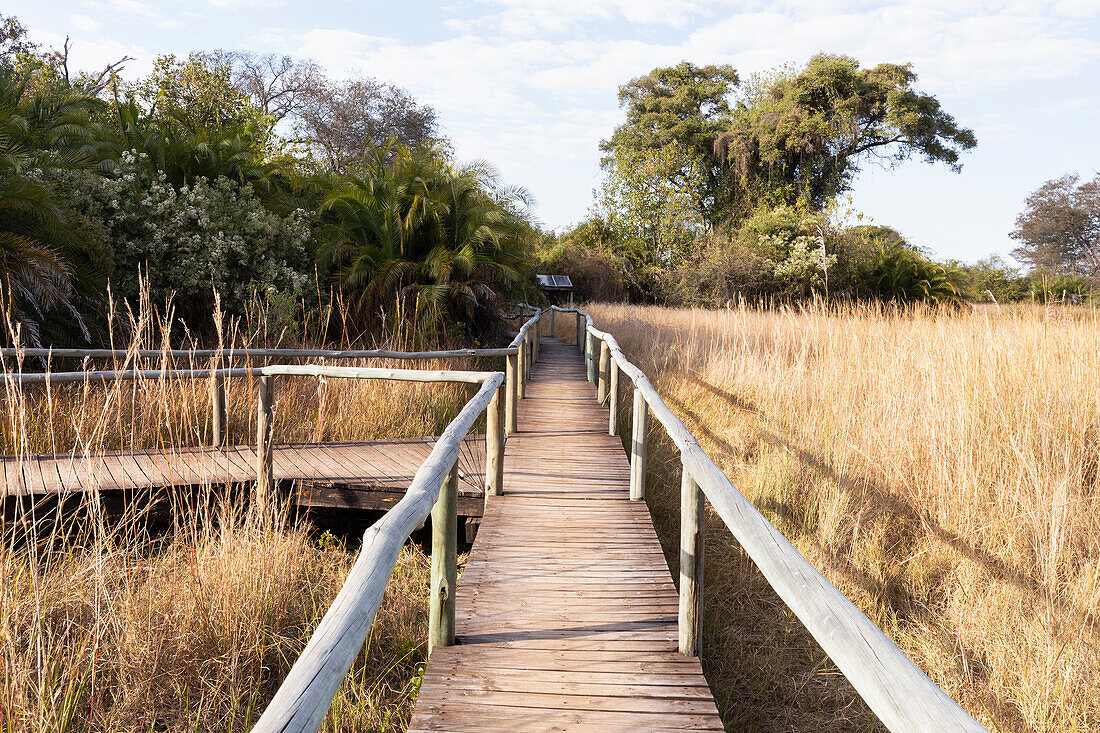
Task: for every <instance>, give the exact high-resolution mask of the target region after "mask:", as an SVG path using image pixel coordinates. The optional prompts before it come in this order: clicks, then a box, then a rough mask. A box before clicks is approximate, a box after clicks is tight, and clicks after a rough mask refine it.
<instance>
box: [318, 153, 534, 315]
mask: <svg viewBox="0 0 1100 733" xmlns="http://www.w3.org/2000/svg"><path fill="white" fill-rule="evenodd" d="M529 201H530V197H529V195H528V194H527V193H526V191H524V190H523V189H519V188H511V187H505V186H502V185H501V184H500V181H499V178H498V176H497V174H496V173H495V171H493V169H492V168H491V167H490V166H489V165H487V164H486V163H484V162H476V163H473V164H470V165H466V166H461V167H459V166H454V165H451V164H448V163H446V162H444V161H443V160H442V159H440V157H439V156H438V155H436V154H434V153H433V152H432V151H430V150H423V149H422V150H417V151H410V150H409V149H408V148H405V147H404V146H401V145H399V144H397V143H396V142H395V141H393V140H391V141H389V143H388V144H387V145H386V146H384V147H381V148H378V149H376V150H374V151H373V154H372V156H371V158H370V160H369V161H368V162H367V163H364V164H362V166H361V171H360V173H359V174H357V175H355V176H351V177H349V180H348V182H347V183H346V184H345V185H343V186H341V187H339V188H337V189H336V190H334V191H333V192H332V193H331V194H330V195H329V197H328V198H327V199H326V200H325V202H324V203H323V205H322V207H321V211H322V214H324V215H326V216H328V217H329V224H328V225H327V226H326V228H325V229H324V231H323V239H324V246H323V247H322V249H321V251H320V254H319V258H320V261H321V263H322V265H323V266H326V267H327V268H330V269H331V271H332V272H333V274H334V276H335V279H336V282H337V283H338V285H339V286H340V288H341V289H342V290H343V291H344V293H345V294H346V295H347V297H348V298H349V301H350V303H349V304H350V305H351V306H352V307H353V308H354V309H355V311H356V312H357V314H358V316H359V319H360V323H359V326H360V327H364V326H369V325H370V324H372V323H375V322H377V319H378V315H379V314H380V313H381V312H386V313H388V314H390V315H391V316H392V315H396V316H397V317H398V318H400V319H402V320H403V321H404V322H410V321H412V322H417V323H419V325H420V328H421V331H422V333H424V334H428V333H431V332H434V331H436V330H437V329H438V328H439V327H441V326H442V327H444V328H445V327H446V326H456V325H457V324H459V323H464V324H467V325H485V324H486V323H487V322H488V321H489V320H491V318H490V316H491V315H492V314H495V313H497V312H498V310H497V309H498V307H499V298H500V296H501V294H502V293H504V292H506V291H507V290H508V288H509V287H510V286H511V285H512V284H513V283H514V282H515V281H516V280H517V279H518V276H519V273H518V268H519V267H520V266H521V265H522V264H523V263H524V262H526V261H527V259H528V257H529V254H530V252H529V242H530V240H529V237H528V236H527V235H528V234H529V233H530V225H529V224H528V222H527V220H526V216H525V213H524V211H525V207H526V206H527V204H528V203H529ZM404 319H409V320H408V321H405V320H404Z"/></svg>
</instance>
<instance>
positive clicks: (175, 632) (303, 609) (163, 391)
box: [0, 316, 499, 731]
mask: <svg viewBox="0 0 1100 733" xmlns="http://www.w3.org/2000/svg"><path fill="white" fill-rule="evenodd" d="M263 330H265V329H259V330H257V329H227V330H226V333H225V334H223V336H222V337H221V339H220V343H219V344H218V345H220V347H221V348H223V349H224V350H225V351H227V352H229V351H232V350H235V349H238V348H240V347H242V346H248V345H256V344H258V343H263V344H264V345H276V344H278V345H282V346H287V345H288V344H287V343H285V342H283V343H278V342H277V341H275V342H273V341H271V340H268V341H264V340H263V339H262V338H260V337H258V336H257V333H260V334H261V335H262V332H263ZM127 332H128V334H130V336H128V338H127V341H126V342H125V346H124V348H126V349H128V350H129V352H130V356H128V357H125V358H123V359H120V360H118V361H117V362H114V361H112V362H111V363H103V364H99V365H92V364H80V363H75V364H74V363H66V364H53V365H51V366H50V368H52V369H54V370H57V369H59V368H60V369H65V370H73V369H81V368H90V367H92V366H107V367H109V368H118V369H127V368H134V367H135V366H148V367H150V368H159V367H160V365H161V363H162V362H163V363H167V360H163V359H162V360H151V363H148V362H147V363H139V360H138V359H137V358H136V357H135V356H134V354H136V352H137V350H138V349H146V348H160V347H161V346H163V345H164V344H167V343H168V338H167V332H168V322H167V321H162V322H156V321H154V320H152V319H148V318H145V317H144V316H138V317H135V318H134V319H133V321H132V323H131V327H130V328H128V329H127ZM290 345H296V344H290ZM301 345H303V346H312V345H314V344H309V343H302V344H301ZM357 346H361V345H357ZM370 346H372V347H379V348H393V349H395V350H403V347H405V346H407V344H405V343H403V342H401V341H400V340H390V341H387V342H384V343H378V344H371V345H370ZM342 363H344V364H353V363H363V364H366V363H367V362H342ZM235 365H243V366H250V364H249V363H248V362H247V361H243V360H242V361H240V362H238V363H237V364H235ZM370 365H371V366H380V365H385V366H401V367H407V366H408V364H407V363H398V362H380V361H379V360H371V361H370ZM456 365H458V366H459V368H465V367H470V366H474V367H476V366H479V365H478V364H477V363H476V362H475V361H473V360H467V361H456V360H449V361H448V362H447V363H446V365H445V366H446V367H447V368H456ZM208 366H210V364H209V362H208V361H203V362H202V363H194V364H183V363H179V364H177V365H176V367H177V368H188V367H194V368H205V367H208ZM418 366H421V367H424V368H440V367H443V366H444V364H443V363H439V364H436V363H434V362H420V363H418ZM495 366H496V368H499V365H495ZM42 368H43V364H41V363H40V362H35V361H32V360H25V361H23V362H22V363H20V362H19V361H18V360H15V359H8V360H6V362H5V364H4V367H3V373H2V374H0V377H2V378H3V381H4V385H5V386H4V388H3V390H2V392H0V396H2V399H3V405H2V406H0V409H2V410H3V417H2V428H0V430H2V432H0V450H2V452H3V453H6V454H8V455H28V454H35V453H60V454H69V455H72V456H74V457H75V458H76V459H77V460H78V461H80V460H86V459H88V458H91V457H94V456H97V455H99V454H101V453H102V452H104V451H108V450H116V449H121V448H125V449H131V448H149V447H156V448H161V449H166V448H167V449H170V448H178V447H184V446H195V445H208V444H209V442H210V428H211V390H210V387H211V384H210V381H209V380H206V379H191V378H183V379H172V380H163V379H138V380H134V381H116V382H109V383H107V384H99V383H94V382H93V383H88V384H81V383H76V384H65V385H56V384H55V385H52V386H51V387H49V389H47V388H45V387H42V386H25V387H24V386H20V385H18V384H17V383H16V382H15V380H14V379H12V377H13V375H14V374H17V373H19V372H20V371H24V372H34V371H41V370H42ZM468 393H469V388H468V386H464V385H438V384H436V385H425V384H410V383H394V382H380V381H365V380H341V379H317V378H300V377H282V378H279V379H278V380H277V386H276V398H275V410H274V418H275V419H274V438H275V440H276V441H281V442H288V441H331V440H353V439H372V438H383V437H386V438H394V437H410V436H415V435H429V434H438V433H439V432H441V430H442V429H443V427H444V426H445V425H446V424H447V422H448V421H449V420H450V419H451V418H452V417H453V416H454V415H455V414H456V413H457V411H458V409H459V408H461V406H462V404H463V403H464V402H465V401H466V399H467V398H468V396H469V394H468ZM255 400H256V389H255V385H254V384H252V383H251V380H249V379H236V380H231V381H230V382H229V383H228V385H227V407H228V413H229V421H228V438H229V441H230V442H237V443H250V442H252V441H254V439H255V437H254V436H255V414H256V403H255ZM241 499H242V497H241V496H240V495H238V496H236V497H235V498H230V497H228V496H227V495H226V494H225V493H224V492H221V491H219V490H218V489H217V487H203V489H202V491H201V492H200V494H199V496H198V497H197V498H196V497H195V496H190V499H189V500H187V501H179V500H177V501H173V502H171V503H170V515H169V517H168V520H169V521H168V522H167V529H165V528H163V527H158V528H157V529H156V530H151V529H150V524H149V523H148V522H146V521H144V520H145V517H144V516H143V512H142V511H140V510H139V511H138V512H137V513H136V514H127V515H125V516H121V517H120V516H109V515H108V514H107V513H106V512H105V511H103V510H102V507H101V506H100V503H99V501H98V497H97V496H96V495H95V494H91V495H89V496H88V497H87V502H86V505H85V506H82V507H80V511H75V512H71V513H64V514H62V515H60V517H57V516H53V515H51V516H49V517H47V518H44V517H43V516H42V515H36V514H35V512H33V511H32V512H25V513H22V514H20V515H19V516H18V517H17V518H15V519H12V518H10V517H9V519H7V520H4V521H0V528H2V530H3V532H2V537H3V542H2V544H0V578H3V582H2V583H0V670H2V673H0V731H58V730H74V731H75V730H112V731H150V730H173V731H176V730H195V731H208V730H218V731H243V730H248V729H249V728H250V727H251V725H252V723H254V722H255V721H256V719H258V717H259V715H260V713H261V712H262V710H263V708H264V706H265V705H266V704H267V702H268V700H269V699H270V698H271V696H272V695H273V694H274V692H275V690H276V689H277V688H278V686H279V684H280V683H281V682H282V680H283V678H284V676H285V675H286V672H287V671H288V670H289V668H290V665H291V664H292V663H293V661H294V660H295V659H296V658H297V656H298V654H299V652H300V651H301V650H302V648H304V646H305V643H306V642H307V641H308V638H309V636H310V634H311V633H312V630H313V628H314V627H315V626H316V625H317V623H318V621H319V620H320V618H321V616H322V615H323V614H324V612H325V611H326V609H327V608H328V606H329V604H330V603H331V601H332V599H333V598H334V597H335V595H336V593H337V592H338V591H339V589H340V587H341V585H342V584H343V581H344V577H345V576H346V574H347V571H348V569H349V568H350V567H351V564H352V563H353V562H354V559H355V549H356V548H355V547H351V548H348V547H346V546H345V544H344V543H343V542H342V541H341V540H339V539H337V538H335V537H333V536H332V535H330V534H327V533H326V534H319V533H318V532H317V531H316V530H314V529H311V528H310V527H308V526H305V525H299V524H293V523H291V522H290V521H289V520H288V516H287V513H286V511H285V508H280V507H277V506H275V507H271V508H269V509H265V510H262V511H261V510H258V509H257V508H256V507H254V506H251V505H250V504H249V503H248V502H247V500H246V499H247V494H246V495H245V496H244V499H245V500H243V501H242V500H241ZM428 571H429V568H428V560H427V558H426V556H425V555H424V553H423V552H421V551H420V550H419V549H418V548H417V547H415V546H409V547H407V548H406V550H405V551H404V552H403V554H402V557H401V559H400V561H399V563H398V566H397V569H396V570H395V572H394V576H393V577H392V578H391V580H390V583H389V585H388V587H387V592H386V597H385V599H384V600H383V603H382V606H381V608H380V610H379V612H378V615H377V617H376V621H375V624H374V627H373V630H372V632H371V636H370V637H369V639H368V642H367V645H366V647H365V649H364V651H363V653H362V655H361V656H360V658H359V660H358V661H357V662H356V664H355V665H354V667H353V669H352V671H351V673H350V674H349V676H348V679H347V680H346V682H345V684H344V686H343V688H342V689H341V691H340V693H339V695H338V696H337V698H336V700H335V702H334V704H333V706H332V709H331V710H330V712H329V714H328V717H327V718H326V721H325V724H324V728H323V729H324V730H326V731H353V730H355V731H360V730H377V731H384V730H401V729H403V728H404V726H405V724H406V723H407V720H408V716H409V714H410V711H411V707H412V702H413V700H414V699H415V696H416V692H417V690H418V687H419V676H420V674H421V673H422V669H423V662H424V660H425V658H426V652H427V644H426V642H427V618H428Z"/></svg>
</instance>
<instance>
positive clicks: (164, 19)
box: [84, 0, 182, 28]
mask: <svg viewBox="0 0 1100 733" xmlns="http://www.w3.org/2000/svg"><path fill="white" fill-rule="evenodd" d="M84 7H85V8H87V9H88V10H93V11H97V12H98V13H100V14H105V13H106V14H110V13H125V14H127V15H131V16H133V17H135V18H137V19H139V20H143V21H145V22H146V23H149V24H151V25H155V26H157V27H159V28H176V27H178V26H180V25H182V23H181V22H180V21H179V19H177V18H174V17H172V16H170V15H169V14H167V13H165V12H162V11H161V10H159V9H158V8H156V7H154V6H152V5H150V4H148V3H143V2H140V0H86V1H85V3H84Z"/></svg>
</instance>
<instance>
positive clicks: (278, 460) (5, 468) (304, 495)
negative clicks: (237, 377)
mask: <svg viewBox="0 0 1100 733" xmlns="http://www.w3.org/2000/svg"><path fill="white" fill-rule="evenodd" d="M433 445H435V438H430V437H429V438H408V439H404V440H385V441H360V442H343V443H325V444H316V443H300V444H290V445H277V446H275V447H274V449H273V451H272V460H273V463H274V478H275V480H276V481H277V482H279V483H280V484H281V485H283V486H286V485H287V484H290V485H291V486H290V487H287V488H289V489H290V490H292V491H293V495H292V498H293V502H294V503H295V504H297V505H298V506H302V507H327V508H336V509H386V508H388V507H389V506H391V505H393V504H394V503H396V502H397V501H399V500H400V499H401V497H402V496H404V495H405V489H406V488H408V486H409V483H410V482H411V481H412V477H413V474H415V473H416V470H417V469H418V468H420V464H421V463H423V462H424V460H425V459H426V458H427V457H428V453H429V452H430V451H431V449H432V446H433ZM484 466H485V440H484V438H483V437H478V436H470V437H468V438H467V439H466V441H465V442H464V446H463V450H462V458H461V460H460V462H459V472H460V482H459V514H461V515H463V516H481V513H482V509H483V507H484V499H483V497H484V480H485V476H484V474H485V470H484ZM255 478H256V449H255V446H248V445H238V446H229V447H227V448H225V449H218V448H174V449H171V450H168V451H156V450H145V451H119V452H110V453H102V454H96V455H91V456H88V457H82V456H79V455H77V456H70V455H59V456H25V457H23V458H14V457H10V456H8V457H3V458H0V481H2V483H0V498H8V497H47V496H51V495H64V494H72V493H80V492H86V491H89V490H99V491H105V492H118V491H134V490H140V489H151V488H162V487H168V486H196V485H223V484H238V483H246V482H249V481H253V480H255Z"/></svg>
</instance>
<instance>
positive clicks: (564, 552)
mask: <svg viewBox="0 0 1100 733" xmlns="http://www.w3.org/2000/svg"><path fill="white" fill-rule="evenodd" d="M519 411H520V417H519V426H520V428H521V430H520V432H518V433H516V434H514V435H512V436H510V437H509V439H508V444H507V449H506V452H505V463H504V466H505V469H504V470H505V473H504V496H493V497H490V498H489V502H488V505H487V507H486V510H485V516H484V517H483V519H482V523H481V529H480V531H479V533H478V536H477V539H476V541H475V542H474V546H473V549H472V551H471V553H470V558H469V561H468V562H467V564H466V568H465V571H464V572H463V573H462V576H461V577H460V579H459V582H458V588H457V595H456V601H457V612H456V626H457V628H456V633H457V644H456V645H455V646H450V647H440V648H437V649H435V650H434V651H433V652H432V655H431V658H430V659H429V661H428V665H427V669H426V671H425V674H424V680H423V684H422V686H421V689H420V696H419V698H418V700H417V703H416V707H415V709H414V711H413V717H412V721H411V724H410V727H409V730H410V731H488V730H502V731H503V730H507V731H521V730H538V731H546V730H586V731H588V730H601V731H604V730H631V731H636V730H662V729H664V730H685V729H694V730H721V729H722V723H721V720H720V719H719V717H718V710H717V707H716V705H715V702H714V698H713V697H712V695H711V692H710V688H709V687H708V686H707V682H706V679H705V678H704V677H703V673H702V669H701V667H700V665H699V661H698V659H695V658H691V657H686V656H683V655H681V654H679V653H678V651H677V626H676V615H677V596H676V589H675V587H674V585H673V582H672V576H671V574H670V573H669V569H668V566H667V564H666V563H665V558H664V555H663V554H662V552H661V546H660V543H659V542H658V540H657V536H656V534H655V532H654V530H653V525H652V523H651V522H650V518H649V512H648V509H647V508H646V505H645V503H644V502H632V501H630V500H629V498H628V497H629V464H628V462H627V459H626V456H625V454H624V452H623V447H622V443H621V441H620V439H619V438H618V437H612V436H609V435H608V434H607V412H606V411H605V410H604V409H601V408H600V407H599V406H598V405H597V404H596V403H595V401H594V400H593V399H592V387H591V385H589V384H588V383H587V382H586V380H585V374H584V365H583V361H582V359H581V357H580V355H579V353H578V351H577V349H576V347H575V346H573V345H571V344H566V343H562V342H560V341H557V340H555V339H550V338H544V339H543V341H542V347H541V356H540V359H539V362H538V363H537V365H536V366H535V368H534V370H533V373H532V378H531V381H530V382H529V383H528V386H527V399H525V400H522V401H521V402H520V407H519Z"/></svg>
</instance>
